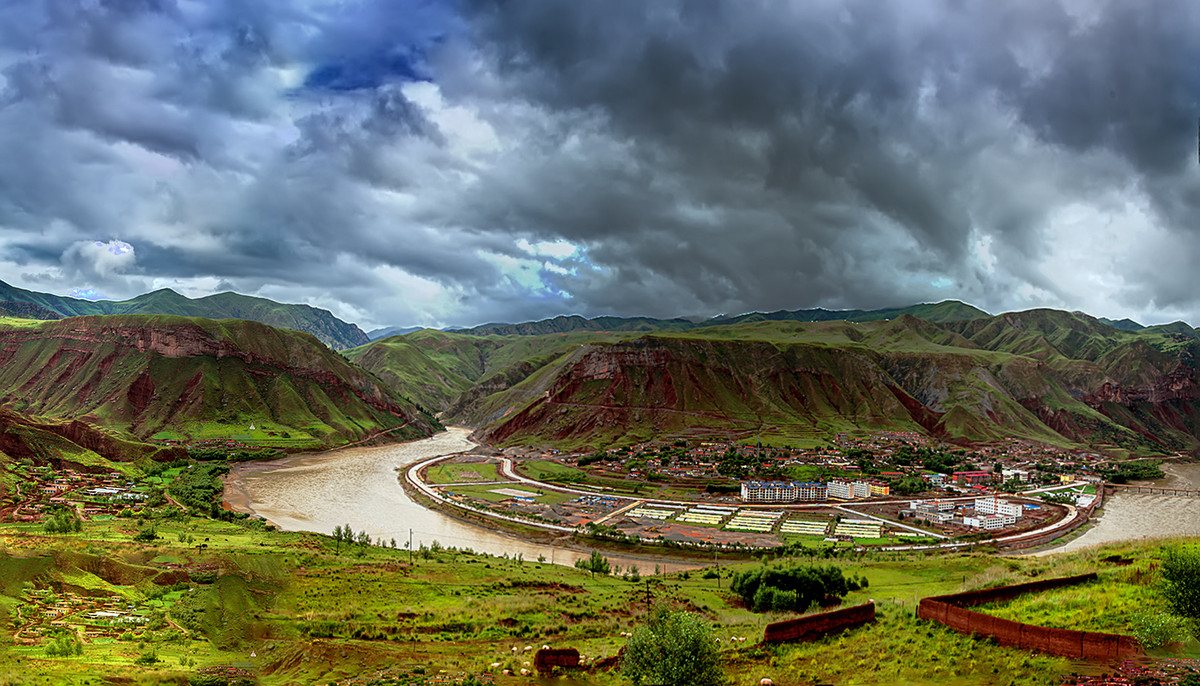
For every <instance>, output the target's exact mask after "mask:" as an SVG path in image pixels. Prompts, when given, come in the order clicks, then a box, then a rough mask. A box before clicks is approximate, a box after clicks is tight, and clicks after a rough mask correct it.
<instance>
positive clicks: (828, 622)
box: [763, 602, 875, 643]
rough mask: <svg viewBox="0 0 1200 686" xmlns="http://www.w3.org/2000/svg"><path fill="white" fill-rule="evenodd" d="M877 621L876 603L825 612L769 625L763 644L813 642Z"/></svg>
mask: <svg viewBox="0 0 1200 686" xmlns="http://www.w3.org/2000/svg"><path fill="white" fill-rule="evenodd" d="M873 621H875V603H874V602H870V603H867V604H865V605H856V606H854V607H848V608H846V609H844V610H834V611H833V612H823V613H821V614H819V615H811V616H809V617H800V618H799V619H789V620H788V621H786V622H776V623H774V624H768V625H767V630H766V633H765V634H764V635H763V643H783V642H785V641H811V640H813V639H816V638H820V637H821V636H824V635H825V634H828V633H833V632H835V631H842V630H844V629H849V628H852V627H856V626H860V625H862V624H866V623H867V622H873Z"/></svg>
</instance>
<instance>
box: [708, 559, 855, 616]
mask: <svg viewBox="0 0 1200 686" xmlns="http://www.w3.org/2000/svg"><path fill="white" fill-rule="evenodd" d="M864 586H866V579H858V578H855V577H851V578H849V579H848V578H846V577H845V576H844V575H843V574H842V570H840V569H838V568H837V567H832V566H824V567H819V566H811V567H810V566H807V565H800V564H795V565H791V566H788V567H765V566H764V567H759V568H757V569H749V570H746V571H744V572H739V573H737V574H735V575H734V577H733V582H732V583H731V584H730V589H732V590H733V592H734V593H736V594H738V596H739V597H741V599H742V601H743V602H745V603H746V607H748V608H750V609H751V610H753V611H755V612H770V611H775V612H789V611H790V612H804V611H806V610H808V609H809V608H810V607H812V606H813V605H830V604H834V603H836V602H837V601H839V600H841V599H842V598H843V597H844V596H845V595H846V594H847V593H849V592H850V591H856V590H858V589H859V588H862V587H864Z"/></svg>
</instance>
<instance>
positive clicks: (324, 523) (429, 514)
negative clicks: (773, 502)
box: [225, 428, 700, 572]
mask: <svg viewBox="0 0 1200 686" xmlns="http://www.w3.org/2000/svg"><path fill="white" fill-rule="evenodd" d="M469 433H470V431H469V430H467V429H460V428H451V429H448V430H447V431H444V432H442V433H439V434H436V435H434V436H433V437H431V438H427V439H423V440H419V441H411V442H408V443H397V444H393V445H386V446H376V447H369V448H347V449H344V450H337V451H333V452H328V453H321V454H317V455H302V456H296V457H288V458H284V459H282V460H275V461H271V462H256V463H243V464H239V465H235V466H234V468H233V470H231V471H230V474H229V476H228V477H227V478H226V480H225V500H226V501H227V502H228V503H229V504H230V505H231V506H232V507H233V508H234V509H236V510H239V511H242V512H253V513H255V514H258V515H261V516H262V517H264V518H266V519H267V520H268V521H270V522H273V523H274V524H275V525H276V526H278V527H280V528H282V529H285V530H288V531H315V532H319V533H324V534H328V533H331V532H332V531H333V528H334V527H335V526H339V525H345V524H349V525H350V527H351V528H352V529H354V530H355V531H361V530H364V529H365V530H366V531H367V533H369V534H370V535H371V538H372V539H374V540H379V539H382V540H384V541H387V542H389V543H390V541H391V540H392V539H395V540H396V542H397V544H398V545H399V546H400V547H404V545H405V544H406V543H408V541H409V535H410V531H411V535H412V545H413V548H414V549H415V548H418V547H419V546H420V545H422V544H424V545H430V544H431V543H433V542H434V541H437V542H439V543H440V544H441V545H443V546H455V547H457V548H470V549H472V550H475V551H477V552H486V553H491V554H493V555H504V554H507V555H509V556H516V555H523V556H524V558H525V559H526V560H536V559H538V556H542V557H545V559H546V561H547V562H555V563H557V564H567V565H570V564H574V562H575V560H577V559H580V558H583V557H587V555H588V553H587V552H581V551H578V550H573V549H571V548H566V547H561V546H553V545H546V544H541V543H534V542H532V541H529V540H524V539H521V538H518V537H516V536H512V535H508V534H505V533H501V532H497V531H492V530H490V529H485V528H482V527H478V526H473V525H471V524H466V523H463V522H461V521H459V520H457V519H454V518H452V517H449V516H446V515H444V514H442V513H440V512H437V511H435V510H430V509H428V508H426V507H424V506H422V505H420V504H418V503H415V502H413V501H412V500H411V499H409V497H408V494H406V493H405V492H404V489H403V487H401V485H400V481H399V479H400V478H403V475H402V474H401V473H400V472H398V471H397V468H399V467H405V466H407V465H410V464H412V463H414V462H418V461H420V460H424V459H427V458H430V457H435V456H438V455H448V454H452V453H457V452H462V451H464V450H470V449H471V448H472V447H473V446H474V444H473V443H471V441H469V440H468V439H467V436H468V434H469ZM605 556H606V557H608V559H609V560H610V561H611V562H612V563H613V564H614V565H619V566H620V567H622V568H628V567H629V566H630V565H636V566H637V567H638V568H639V570H640V571H642V572H651V571H653V570H654V567H655V565H656V564H657V565H659V566H660V567H661V568H662V569H663V570H664V571H674V570H678V569H691V568H695V567H697V566H700V565H698V564H691V563H678V562H671V561H667V560H663V559H654V558H641V557H628V556H621V555H611V554H607V553H606V555H605Z"/></svg>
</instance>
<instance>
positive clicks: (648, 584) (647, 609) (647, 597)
mask: <svg viewBox="0 0 1200 686" xmlns="http://www.w3.org/2000/svg"><path fill="white" fill-rule="evenodd" d="M649 611H650V580H649V579H646V612H649Z"/></svg>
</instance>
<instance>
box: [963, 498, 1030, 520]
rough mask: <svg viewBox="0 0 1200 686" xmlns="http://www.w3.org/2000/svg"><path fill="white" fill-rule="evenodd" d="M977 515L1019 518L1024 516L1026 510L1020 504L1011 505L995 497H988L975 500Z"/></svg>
mask: <svg viewBox="0 0 1200 686" xmlns="http://www.w3.org/2000/svg"><path fill="white" fill-rule="evenodd" d="M975 514H976V515H989V514H998V515H1004V516H1007V517H1013V518H1018V517H1022V516H1024V514H1025V508H1024V507H1023V506H1022V505H1021V504H1020V503H1010V502H1008V501H1007V500H1003V499H1001V498H997V497H995V496H988V497H986V498H976V499H975Z"/></svg>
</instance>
